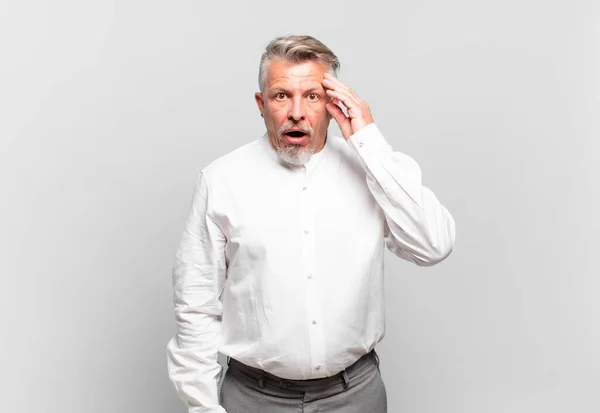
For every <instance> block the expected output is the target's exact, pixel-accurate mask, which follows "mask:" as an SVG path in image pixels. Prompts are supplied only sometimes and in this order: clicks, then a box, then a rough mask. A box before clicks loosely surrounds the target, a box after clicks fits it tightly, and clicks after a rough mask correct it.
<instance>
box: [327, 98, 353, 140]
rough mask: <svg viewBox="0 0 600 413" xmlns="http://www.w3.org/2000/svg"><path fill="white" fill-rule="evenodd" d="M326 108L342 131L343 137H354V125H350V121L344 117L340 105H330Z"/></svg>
mask: <svg viewBox="0 0 600 413" xmlns="http://www.w3.org/2000/svg"><path fill="white" fill-rule="evenodd" d="M325 107H326V108H327V111H328V112H329V113H330V114H331V117H332V118H333V119H335V121H336V122H337V124H338V126H339V127H340V130H341V131H342V135H344V138H347V137H348V136H350V135H352V125H351V123H350V119H348V118H347V117H346V115H344V112H343V111H342V108H340V107H339V106H338V105H334V104H333V103H328V104H327V105H325Z"/></svg>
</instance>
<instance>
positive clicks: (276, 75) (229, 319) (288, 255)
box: [167, 36, 455, 413]
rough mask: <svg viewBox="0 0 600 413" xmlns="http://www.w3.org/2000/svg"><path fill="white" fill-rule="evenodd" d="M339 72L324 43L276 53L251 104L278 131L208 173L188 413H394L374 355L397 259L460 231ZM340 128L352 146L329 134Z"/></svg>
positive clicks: (190, 246)
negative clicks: (389, 268)
mask: <svg viewBox="0 0 600 413" xmlns="http://www.w3.org/2000/svg"><path fill="white" fill-rule="evenodd" d="M338 68H339V62H338V59H337V57H336V56H335V54H334V53H333V52H332V51H331V50H330V49H329V48H327V47H326V46H325V45H324V44H322V43H321V42H320V41H318V40H316V39H315V38H313V37H310V36H286V37H279V38H276V39H274V40H273V41H271V42H270V43H269V45H268V46H267V48H266V51H265V52H264V54H263V55H262V59H261V62H260V68H259V86H260V92H257V93H256V95H255V99H256V103H257V105H258V109H259V111H260V114H261V116H263V117H264V122H265V126H266V133H265V134H264V135H263V136H262V137H260V138H258V137H257V138H258V139H256V140H254V141H252V142H250V143H247V144H245V145H243V146H241V147H240V148H238V149H236V150H234V151H233V152H231V153H229V154H227V155H224V156H222V157H220V158H219V159H217V160H215V161H213V162H212V163H211V164H210V165H208V166H206V167H205V168H204V169H202V171H201V173H200V174H199V177H198V180H197V182H196V186H195V191H194V195H193V201H192V205H191V208H190V211H189V216H188V218H187V222H186V224H185V230H184V232H183V237H182V240H181V243H180V245H179V248H178V250H177V254H176V258H175V264H174V269H173V289H174V301H175V314H176V320H177V333H176V335H175V336H174V337H173V338H172V340H171V341H170V342H169V344H168V346H167V353H168V370H169V377H170V379H171V381H172V383H173V384H174V386H175V389H176V390H177V392H178V394H179V396H180V397H181V399H182V400H184V401H185V402H186V404H187V405H188V406H189V411H190V413H201V412H202V413H208V412H211V413H212V412H215V413H216V412H221V413H222V412H224V411H226V412H228V413H242V412H243V413H253V412H261V413H269V412H273V413H274V412H277V413H286V412H304V413H311V412H341V413H359V412H360V413H366V412H376V413H380V412H386V411H387V401H386V390H385V386H384V384H383V381H382V379H381V375H380V372H379V360H378V357H377V355H376V353H375V350H374V349H375V346H376V344H377V343H378V342H379V341H380V340H381V339H382V338H383V335H384V288H383V280H384V274H383V258H384V250H385V247H387V248H388V249H389V250H390V251H392V252H393V253H394V254H395V255H397V256H398V257H400V258H402V259H405V260H408V261H410V262H413V263H414V264H416V265H420V266H430V265H434V264H436V263H439V262H440V261H442V260H443V259H445V258H446V257H447V256H448V255H449V254H450V252H451V251H452V248H453V244H454V236H455V235H454V234H455V227H454V220H453V218H452V216H451V215H450V213H449V212H448V211H447V210H446V208H444V207H443V206H442V205H441V203H440V202H439V201H438V199H437V198H436V196H435V195H434V194H433V192H432V191H431V190H430V189H428V188H427V187H425V186H423V184H422V182H421V171H420V168H419V166H418V165H417V163H416V162H415V161H414V160H413V159H412V158H410V157H409V156H407V155H405V154H403V153H401V152H397V151H393V150H392V147H391V146H390V144H389V142H388V141H387V140H386V139H385V138H384V136H383V135H382V133H381V132H380V130H379V129H378V127H377V125H376V124H375V123H374V122H373V118H372V116H371V112H370V110H369V106H368V105H367V103H365V102H364V101H362V100H361V99H360V98H359V97H358V96H357V95H356V93H354V91H352V89H350V88H349V87H348V86H346V85H345V84H343V83H342V82H340V81H339V80H338V79H337V78H336V74H337V70H338ZM340 105H343V106H344V107H345V108H346V113H345V112H344V111H343V110H342V108H341V106H340ZM331 118H333V119H335V121H336V122H337V123H338V125H339V127H340V130H341V132H342V135H343V137H337V136H332V135H330V134H329V133H328V132H327V129H328V126H329V121H330V119H331ZM219 352H220V353H222V354H223V355H225V356H227V359H228V369H227V372H226V374H225V376H224V378H223V381H222V383H221V385H220V392H219V381H220V379H221V375H222V371H223V370H222V367H221V365H220V364H219V363H218V361H217V354H218V353H219Z"/></svg>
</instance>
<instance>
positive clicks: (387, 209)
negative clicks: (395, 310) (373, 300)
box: [348, 123, 455, 266]
mask: <svg viewBox="0 0 600 413" xmlns="http://www.w3.org/2000/svg"><path fill="white" fill-rule="evenodd" d="M348 143H349V145H350V146H351V147H352V148H354V150H355V151H356V152H357V153H358V155H359V159H360V160H361V163H362V165H363V167H364V169H365V171H366V175H367V185H368V187H369V190H370V191H371V194H372V195H373V197H374V198H375V200H376V201H377V203H378V204H379V206H380V207H381V209H382V210H383V212H384V214H385V218H386V245H387V247H388V249H389V250H390V251H392V252H393V253H394V254H395V255H397V256H398V257H400V258H403V259H406V260H408V261H411V262H413V263H415V264H417V265H421V266H430V265H434V264H436V263H438V262H441V261H442V260H444V259H445V258H446V257H447V256H448V255H449V254H450V253H451V252H452V247H453V245H454V239H455V224H454V219H453V218H452V215H450V213H449V212H448V210H447V209H446V208H444V206H443V205H442V204H441V203H440V202H439V201H438V199H437V198H436V196H435V195H434V193H433V192H432V191H431V190H430V189H429V188H427V187H425V186H423V185H422V183H421V169H420V168H419V165H417V163H416V162H415V161H414V160H413V159H412V158H410V157H409V156H407V155H405V154H403V153H400V152H393V151H392V148H391V146H390V145H389V144H388V143H387V141H386V140H385V138H384V137H383V135H382V134H381V132H380V131H379V129H378V128H377V126H376V125H375V124H374V123H371V124H369V125H367V126H365V127H364V128H362V129H360V130H359V131H358V132H356V133H355V134H353V135H351V136H350V138H349V139H348Z"/></svg>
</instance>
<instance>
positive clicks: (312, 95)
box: [308, 93, 319, 102]
mask: <svg viewBox="0 0 600 413" xmlns="http://www.w3.org/2000/svg"><path fill="white" fill-rule="evenodd" d="M308 100H310V101H311V102H315V101H317V100H319V95H317V94H316V93H309V94H308Z"/></svg>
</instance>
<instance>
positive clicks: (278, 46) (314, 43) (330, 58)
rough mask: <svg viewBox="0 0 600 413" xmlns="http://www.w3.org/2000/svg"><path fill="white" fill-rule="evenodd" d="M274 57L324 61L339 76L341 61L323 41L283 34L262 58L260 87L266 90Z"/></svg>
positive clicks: (330, 71) (259, 75) (272, 41)
mask: <svg viewBox="0 0 600 413" xmlns="http://www.w3.org/2000/svg"><path fill="white" fill-rule="evenodd" d="M273 59H282V60H285V61H287V62H291V63H301V62H304V61H307V60H312V61H316V62H320V63H323V64H325V65H327V67H328V68H329V70H328V71H329V73H331V74H332V75H334V76H337V72H338V70H339V68H340V62H339V60H338V58H337V56H336V55H335V54H334V53H333V52H332V51H331V50H330V49H329V48H328V47H327V46H325V45H324V44H323V43H321V42H320V41H319V40H317V39H315V38H314V37H311V36H281V37H276V38H275V39H273V40H271V42H270V43H269V44H268V45H267V47H266V51H265V52H264V53H263V54H262V57H261V58H260V67H259V70H258V87H259V88H260V91H261V92H263V91H264V87H265V76H266V73H267V68H268V66H269V63H270V62H271V60H273Z"/></svg>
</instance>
